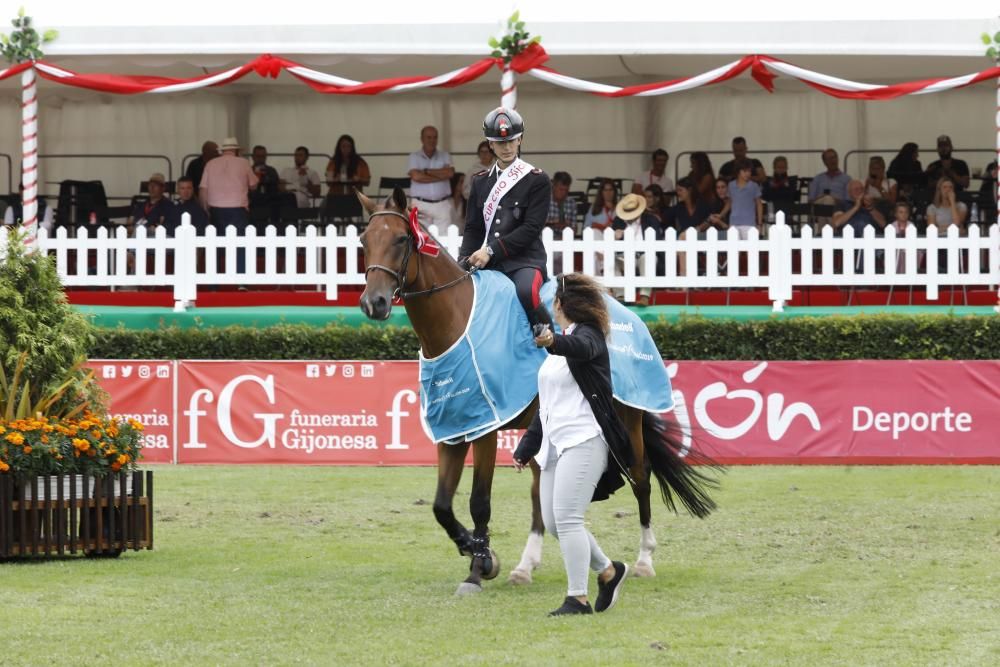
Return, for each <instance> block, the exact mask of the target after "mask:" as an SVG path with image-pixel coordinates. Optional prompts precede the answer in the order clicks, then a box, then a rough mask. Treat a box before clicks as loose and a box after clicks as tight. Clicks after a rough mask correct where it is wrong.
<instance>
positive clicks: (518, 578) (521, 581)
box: [507, 570, 531, 586]
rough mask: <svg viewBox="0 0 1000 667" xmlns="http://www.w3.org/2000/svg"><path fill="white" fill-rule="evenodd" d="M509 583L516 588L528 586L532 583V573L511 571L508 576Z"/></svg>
mask: <svg viewBox="0 0 1000 667" xmlns="http://www.w3.org/2000/svg"><path fill="white" fill-rule="evenodd" d="M507 581H508V583H511V584H514V585H515V586H527V585H528V584H530V583H531V572H529V571H526V570H511V571H510V574H508V575H507Z"/></svg>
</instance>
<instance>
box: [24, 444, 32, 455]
mask: <svg viewBox="0 0 1000 667" xmlns="http://www.w3.org/2000/svg"><path fill="white" fill-rule="evenodd" d="M24 453H25V454H30V453H31V445H25V446H24Z"/></svg>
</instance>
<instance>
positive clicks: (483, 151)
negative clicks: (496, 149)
mask: <svg viewBox="0 0 1000 667" xmlns="http://www.w3.org/2000/svg"><path fill="white" fill-rule="evenodd" d="M476 158H477V159H476V162H475V164H473V165H472V166H471V167H470V168H469V170H468V171H467V172H465V173H466V174H468V175H469V176H468V178H466V179H465V184H464V185H463V186H462V188H463V189H462V195H463V196H464V197H465V199H466V200H468V199H469V193H470V192H472V177H473V176H475V175H476V174H479V173H482V172H484V171H487V170H488V169H489V168H490V167H492V166H493V163H494V162H495V160H494V159H493V153H491V152H490V142H488V141H481V142H479V146H478V147H477V148H476ZM557 173H565V172H557ZM553 180H554V177H553Z"/></svg>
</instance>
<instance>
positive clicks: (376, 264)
mask: <svg viewBox="0 0 1000 667" xmlns="http://www.w3.org/2000/svg"><path fill="white" fill-rule="evenodd" d="M357 194H358V199H359V200H360V201H361V206H362V207H364V209H365V210H366V211H367V212H368V214H369V216H370V217H369V221H368V227H367V228H366V229H365V231H364V233H363V234H362V235H361V247H362V249H363V250H364V253H365V267H366V268H365V291H364V293H363V294H362V295H361V311H362V312H363V313H364V314H365V315H367V316H368V317H369V318H370V319H373V320H384V319H387V318H388V317H389V313H391V312H392V301H393V298H394V297H396V296H397V295H398V294H400V293H401V292H402V290H403V286H404V285H405V284H406V282H407V273H408V272H409V268H410V267H409V263H410V257H411V256H412V254H413V236H412V234H411V233H410V228H409V224H408V222H407V217H406V213H407V211H406V195H405V194H403V191H402V190H400V189H399V188H396V189H395V190H393V191H392V195H391V196H389V198H388V199H386V201H385V202H384V203H383V204H382V206H377V205H376V204H375V202H373V201H372V200H371V199H369V198H368V197H366V196H365V195H363V194H361V193H360V192H359V193H357Z"/></svg>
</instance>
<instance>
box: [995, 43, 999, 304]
mask: <svg viewBox="0 0 1000 667" xmlns="http://www.w3.org/2000/svg"><path fill="white" fill-rule="evenodd" d="M995 62H996V64H997V65H1000V58H997V59H996V60H995ZM996 126H997V169H996V178H995V180H994V181H993V195H994V196H995V197H996V198H997V219H996V223H997V224H998V225H1000V77H997V114H996ZM993 268H994V269H995V270H997V271H1000V267H996V266H995V267H993ZM993 310H995V311H996V312H998V313H1000V285H998V286H997V305H996V306H994V307H993Z"/></svg>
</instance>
